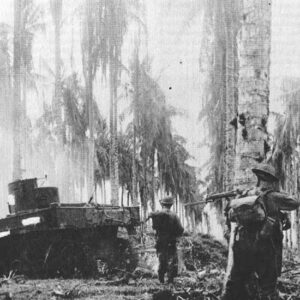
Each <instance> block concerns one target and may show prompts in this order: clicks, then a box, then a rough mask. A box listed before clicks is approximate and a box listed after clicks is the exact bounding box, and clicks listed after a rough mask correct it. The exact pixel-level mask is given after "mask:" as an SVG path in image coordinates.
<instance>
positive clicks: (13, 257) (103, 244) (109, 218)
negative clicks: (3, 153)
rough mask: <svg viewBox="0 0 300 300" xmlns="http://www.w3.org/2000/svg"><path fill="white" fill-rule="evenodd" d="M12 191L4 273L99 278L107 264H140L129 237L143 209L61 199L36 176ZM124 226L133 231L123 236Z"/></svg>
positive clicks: (3, 230)
mask: <svg viewBox="0 0 300 300" xmlns="http://www.w3.org/2000/svg"><path fill="white" fill-rule="evenodd" d="M8 190H9V194H10V197H13V198H14V205H11V204H10V205H9V214H8V215H7V217H5V218H2V219H0V274H8V273H9V271H11V270H13V271H15V272H18V273H20V274H24V275H26V276H28V277H31V278H49V277H50V278H51V277H64V278H71V277H90V276H95V275H97V274H98V272H99V264H101V263H103V262H104V263H105V264H106V266H107V267H108V268H109V269H110V270H123V271H124V272H131V271H133V269H134V268H135V267H136V265H137V255H136V253H135V251H134V249H133V246H132V244H131V243H130V240H131V239H130V238H129V236H130V234H132V233H134V230H135V227H136V226H138V225H139V223H140V215H139V207H120V206H112V205H100V204H89V203H60V200H59V193H58V189H57V188H56V187H38V185H37V178H31V179H25V180H18V181H14V182H12V183H10V184H9V185H8ZM120 228H123V229H126V230H127V231H125V232H127V233H128V235H127V234H125V235H123V237H119V235H118V231H119V229H120ZM123 231H124V230H123ZM124 236H125V237H124Z"/></svg>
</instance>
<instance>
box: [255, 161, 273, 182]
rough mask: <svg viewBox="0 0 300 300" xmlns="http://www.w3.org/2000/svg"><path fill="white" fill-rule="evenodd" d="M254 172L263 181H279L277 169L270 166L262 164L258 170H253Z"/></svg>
mask: <svg viewBox="0 0 300 300" xmlns="http://www.w3.org/2000/svg"><path fill="white" fill-rule="evenodd" d="M252 172H253V173H254V174H255V175H256V176H257V177H258V178H261V179H264V180H266V179H267V181H278V180H279V179H278V177H277V176H276V171H275V168H274V167H273V166H271V165H269V164H260V165H258V166H257V167H256V168H253V169H252Z"/></svg>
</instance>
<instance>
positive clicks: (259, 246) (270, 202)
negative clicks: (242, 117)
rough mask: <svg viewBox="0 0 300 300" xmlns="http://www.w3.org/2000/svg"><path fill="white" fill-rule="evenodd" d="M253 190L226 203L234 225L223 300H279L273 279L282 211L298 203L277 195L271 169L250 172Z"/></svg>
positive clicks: (279, 252) (278, 269)
mask: <svg viewBox="0 0 300 300" xmlns="http://www.w3.org/2000/svg"><path fill="white" fill-rule="evenodd" d="M252 171H253V172H254V173H255V175H256V176H257V186H256V188H254V189H252V190H249V191H247V192H246V193H244V195H243V196H244V198H241V199H234V200H232V201H231V203H230V204H229V209H228V218H229V220H230V221H231V222H235V223H236V224H237V226H236V228H235V230H234V236H233V247H232V249H233V265H232V266H231V269H230V272H229V277H228V280H227V282H226V284H225V291H224V294H223V298H222V299H223V300H279V295H278V291H277V278H278V277H279V276H280V274H281V267H282V246H283V245H282V239H283V233H282V230H286V229H289V228H290V223H289V220H288V219H287V218H285V217H284V216H285V215H284V214H283V213H282V211H292V210H295V209H297V208H298V207H299V205H300V202H299V201H298V200H296V199H295V198H293V197H291V196H290V195H288V194H286V193H283V192H279V180H278V178H277V176H276V174H275V169H274V168H273V167H272V166H270V165H266V164H261V165H259V166H258V167H257V168H254V169H252Z"/></svg>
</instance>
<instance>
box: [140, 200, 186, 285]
mask: <svg viewBox="0 0 300 300" xmlns="http://www.w3.org/2000/svg"><path fill="white" fill-rule="evenodd" d="M160 204H161V206H162V210H161V211H159V212H154V213H151V214H150V215H149V217H148V218H147V220H148V219H150V218H152V227H153V229H154V230H155V231H156V246H155V247H156V253H157V256H158V259H159V268H158V279H159V281H160V282H161V283H164V278H165V273H167V275H168V283H173V280H174V277H176V276H177V272H178V257H177V247H176V243H177V238H179V237H180V236H181V235H182V234H183V231H184V229H183V227H182V225H181V223H180V220H179V218H178V217H177V215H176V214H175V213H173V212H172V211H171V210H170V209H171V206H172V205H173V197H167V198H164V199H161V200H160ZM147 220H146V221H147Z"/></svg>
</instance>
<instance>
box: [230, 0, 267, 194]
mask: <svg viewBox="0 0 300 300" xmlns="http://www.w3.org/2000/svg"><path fill="white" fill-rule="evenodd" d="M254 29H255V30H254ZM237 45H238V53H239V56H238V58H239V80H238V114H239V122H238V128H237V147H236V154H237V155H236V161H235V185H236V187H239V188H247V187H249V185H252V184H255V182H256V178H255V175H254V174H253V173H252V172H251V168H252V167H253V165H254V164H256V163H257V162H259V161H261V160H263V159H265V157H266V153H265V143H266V140H267V131H266V123H267V119H268V114H269V74H270V48H271V1H260V0H251V1H243V7H242V20H241V31H240V34H239V35H238V41H237Z"/></svg>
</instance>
